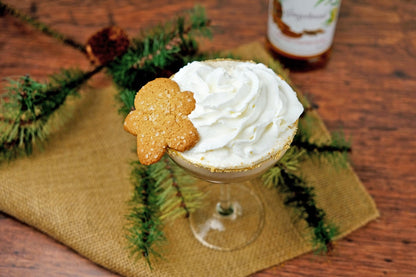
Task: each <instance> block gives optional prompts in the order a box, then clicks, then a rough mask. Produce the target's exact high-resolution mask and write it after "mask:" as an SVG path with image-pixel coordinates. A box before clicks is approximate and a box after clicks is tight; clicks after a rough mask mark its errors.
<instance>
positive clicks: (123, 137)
mask: <svg viewBox="0 0 416 277" xmlns="http://www.w3.org/2000/svg"><path fill="white" fill-rule="evenodd" d="M236 53H238V54H239V55H241V57H243V58H247V59H249V58H253V59H257V60H261V61H263V62H264V63H266V64H267V63H268V62H270V57H269V56H268V55H267V54H266V52H265V51H264V49H263V47H262V45H261V44H260V43H252V44H249V45H244V46H243V47H241V48H239V49H238V50H237V51H236ZM82 94H83V95H82V98H81V99H80V100H78V101H77V102H76V104H74V107H75V110H74V113H73V117H72V118H71V119H70V120H69V121H68V122H67V123H66V124H65V125H64V126H63V127H62V128H61V129H59V131H58V132H56V133H55V134H54V135H53V136H52V137H51V139H50V141H49V143H48V144H47V147H46V149H45V150H44V151H43V152H41V153H38V154H36V155H34V156H32V157H30V158H23V159H19V160H16V161H13V162H12V163H10V164H3V165H2V166H1V167H0V210H1V211H3V212H5V213H7V214H10V215H12V216H14V217H16V218H17V219H19V220H21V221H23V222H25V223H27V224H29V225H31V226H34V227H35V228H37V229H39V230H40V231H42V232H44V233H46V234H48V235H49V236H51V237H53V238H55V239H56V240H58V241H60V242H62V243H63V244H65V245H67V246H69V247H71V248H72V249H74V250H75V251H76V252H78V253H79V254H80V255H82V256H84V257H87V258H88V259H90V260H91V261H93V262H95V263H97V264H100V265H102V266H104V267H106V268H108V269H109V270H111V271H114V272H117V273H119V274H121V275H126V276H150V275H151V276H246V275H249V274H251V273H253V272H256V271H259V270H261V269H264V268H268V267H270V266H273V265H276V264H279V263H281V262H283V261H285V260H288V259H291V258H294V257H296V256H298V255H301V254H303V253H306V252H308V251H311V250H312V245H311V243H310V240H309V237H308V236H307V235H305V228H304V225H303V224H301V223H300V222H299V221H296V220H295V216H294V214H293V211H291V210H290V208H287V207H285V206H284V205H283V196H281V195H279V194H278V193H277V192H274V191H273V192H270V191H269V190H267V189H264V188H263V187H262V186H260V185H258V186H254V189H255V190H257V191H258V192H259V193H260V195H261V198H262V200H263V201H264V205H265V210H266V219H265V225H264V229H263V231H262V233H261V235H260V236H259V238H258V239H257V240H256V241H255V242H254V243H252V244H251V245H249V246H247V247H245V248H243V249H241V250H238V251H233V252H218V251H215V250H211V249H208V248H206V247H203V246H202V245H201V244H199V242H197V241H196V239H194V238H193V235H192V233H191V230H190V228H189V224H188V221H187V220H186V219H179V220H176V221H174V222H173V223H171V224H169V225H168V226H167V227H166V230H165V231H166V235H167V238H168V241H167V244H166V246H165V248H164V251H163V256H164V259H163V260H159V261H157V262H156V263H154V264H153V266H154V270H153V271H150V270H149V269H148V267H147V265H146V264H145V263H144V261H143V260H138V261H135V260H134V259H132V258H131V257H130V256H129V251H128V250H127V241H126V239H125V229H124V226H125V225H126V219H125V216H126V215H127V214H128V205H127V204H126V202H127V201H128V200H129V199H130V197H131V196H132V189H133V186H132V184H131V183H130V181H129V176H130V170H131V166H130V165H129V162H130V161H132V160H135V159H136V156H135V154H134V151H133V148H134V145H135V137H133V136H131V135H130V134H127V133H126V132H125V131H124V130H123V124H122V118H121V117H120V115H119V114H118V113H117V104H116V102H115V100H114V97H113V95H114V94H115V89H114V88H113V87H109V88H106V89H100V90H94V89H91V90H87V91H84V92H83V93H82ZM316 116H317V115H316ZM316 119H317V121H316V122H317V124H316V131H317V132H316V133H317V134H318V135H322V136H327V135H328V133H327V131H326V129H325V127H324V125H323V124H322V121H321V120H320V119H319V117H318V116H317V117H316ZM302 171H303V174H304V176H305V177H306V178H307V179H308V180H309V181H310V184H311V185H313V186H314V187H315V192H316V199H317V204H318V206H319V207H321V208H323V209H324V210H325V211H326V213H327V217H328V219H329V220H330V221H331V222H333V223H335V224H336V225H337V226H338V227H339V231H340V235H339V238H341V237H343V236H345V235H347V234H348V233H350V232H352V231H353V230H355V229H357V228H359V227H361V226H363V225H364V224H366V223H367V222H369V221H370V220H373V219H375V218H376V217H377V216H378V211H377V209H376V207H375V204H374V202H373V200H372V199H371V197H370V196H369V195H368V194H367V192H366V190H365V188H364V187H363V185H362V184H361V182H360V181H359V179H358V178H357V176H356V174H355V173H354V172H353V170H352V169H351V168H348V169H346V170H339V169H338V170H337V169H334V168H332V167H330V166H325V167H318V166H317V164H316V163H312V162H306V163H305V164H304V165H303V166H302Z"/></svg>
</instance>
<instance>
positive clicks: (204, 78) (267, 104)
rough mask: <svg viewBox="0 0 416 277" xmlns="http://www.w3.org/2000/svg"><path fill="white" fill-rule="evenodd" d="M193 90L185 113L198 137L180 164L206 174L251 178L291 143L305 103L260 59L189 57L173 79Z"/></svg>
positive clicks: (218, 177)
mask: <svg viewBox="0 0 416 277" xmlns="http://www.w3.org/2000/svg"><path fill="white" fill-rule="evenodd" d="M172 79H173V80H174V81H175V82H176V83H178V85H179V86H180V88H181V91H192V92H193V93H194V98H195V100H196V107H195V110H194V111H193V112H192V113H191V114H190V115H189V118H190V120H191V121H192V123H193V124H194V126H195V127H196V128H197V130H198V133H199V135H200V141H199V142H198V143H197V144H196V145H195V146H194V147H193V148H192V149H190V150H188V151H185V152H183V153H181V152H177V151H172V150H170V151H169V154H170V156H171V157H172V158H173V159H174V160H175V161H176V162H177V163H178V164H180V165H181V166H183V167H185V168H187V169H188V170H190V171H192V172H193V173H194V174H196V175H198V176H200V177H203V178H204V179H207V180H210V181H214V182H229V181H231V180H232V181H234V182H235V181H238V180H242V179H249V178H251V177H253V176H256V175H258V174H260V173H261V172H263V171H265V170H266V169H268V168H269V167H270V166H272V165H273V164H274V163H275V162H276V161H277V160H278V159H279V158H280V157H281V156H282V155H283V154H284V153H285V151H286V150H287V149H288V148H289V146H290V143H291V141H292V139H293V136H294V135H295V133H296V126H297V120H298V118H299V116H300V114H301V113H302V112H303V107H302V105H301V103H300V102H299V101H298V99H297V97H296V93H295V92H294V91H293V90H292V88H291V87H290V86H289V85H288V84H287V83H286V82H285V81H284V80H283V79H282V78H280V77H279V76H278V75H276V74H275V73H274V72H273V71H272V70H271V69H269V68H267V67H266V66H265V65H263V64H256V63H253V62H247V61H236V60H210V61H204V62H193V63H190V64H188V65H187V66H185V67H184V68H182V69H181V70H180V71H179V72H178V73H176V74H175V75H174V76H173V78H172Z"/></svg>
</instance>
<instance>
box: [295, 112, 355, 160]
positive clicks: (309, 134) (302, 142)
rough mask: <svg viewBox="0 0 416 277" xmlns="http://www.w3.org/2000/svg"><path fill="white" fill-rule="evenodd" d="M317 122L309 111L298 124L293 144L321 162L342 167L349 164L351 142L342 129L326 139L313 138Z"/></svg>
mask: <svg viewBox="0 0 416 277" xmlns="http://www.w3.org/2000/svg"><path fill="white" fill-rule="evenodd" d="M314 126H316V122H315V121H314V119H312V117H310V116H309V115H308V114H307V113H306V115H303V117H302V118H301V120H300V121H299V124H298V131H297V133H296V136H295V138H294V139H293V142H292V145H293V146H296V147H298V148H301V149H303V150H305V151H306V152H307V154H308V155H309V156H310V157H316V158H318V160H319V161H320V162H329V163H331V164H333V165H337V166H338V167H340V168H343V167H346V166H347V164H348V153H350V152H351V142H350V141H348V140H346V139H345V136H344V134H343V133H342V131H338V132H334V133H332V134H331V135H330V136H329V138H328V139H327V140H325V141H323V142H322V141H320V142H317V141H316V140H314V139H313V137H314V135H313V131H314V129H315V128H314Z"/></svg>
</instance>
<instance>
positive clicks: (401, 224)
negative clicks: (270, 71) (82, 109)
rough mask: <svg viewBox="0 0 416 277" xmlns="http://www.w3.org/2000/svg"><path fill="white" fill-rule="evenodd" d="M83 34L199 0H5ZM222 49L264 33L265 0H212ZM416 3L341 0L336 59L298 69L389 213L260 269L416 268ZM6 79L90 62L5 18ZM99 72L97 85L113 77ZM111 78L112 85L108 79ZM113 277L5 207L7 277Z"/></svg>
mask: <svg viewBox="0 0 416 277" xmlns="http://www.w3.org/2000/svg"><path fill="white" fill-rule="evenodd" d="M5 2H7V3H9V4H11V5H14V6H15V7H17V8H19V9H21V10H22V11H24V12H26V13H28V14H31V15H32V16H35V17H36V18H38V19H39V20H41V21H43V22H45V23H47V24H50V25H51V26H52V27H53V28H56V29H57V30H59V31H61V32H64V33H66V34H68V35H69V36H71V37H73V38H74V39H76V40H78V41H80V42H83V41H86V39H87V38H88V37H89V35H90V34H92V33H93V32H94V31H96V30H97V29H99V28H101V27H104V26H106V25H108V24H111V23H116V24H118V25H119V26H121V27H123V28H125V29H126V30H127V31H128V32H129V34H132V35H134V34H137V33H138V32H139V30H140V29H141V28H145V27H148V26H152V25H154V24H156V23H157V22H159V20H161V19H164V18H166V17H171V16H173V15H175V14H176V13H177V12H179V11H181V10H183V9H186V8H190V7H192V6H193V3H194V1H162V0H153V1H136V2H134V1H127V0H123V1H99V3H96V2H95V1H81V0H71V1H63V0H56V1H52V0H48V1H39V0H32V1H11V0H9V1H5ZM199 2H200V3H202V4H203V5H204V6H205V7H206V9H207V12H208V15H209V17H210V18H211V19H212V25H213V29H214V39H213V40H212V41H204V42H203V45H202V49H203V50H207V49H209V50H224V49H230V48H233V47H236V46H239V45H241V44H243V43H247V42H250V41H253V40H261V39H263V38H264V34H265V30H266V10H267V5H266V1H249V0H240V1H237V0H230V1H215V0H205V1H199ZM415 14H416V2H415V1H409V0H397V1H390V0H379V1H370V0H364V1H357V0H350V1H343V3H342V7H341V13H340V20H339V23H338V27H337V33H336V36H335V44H334V48H333V52H332V57H331V60H330V62H329V64H328V65H327V67H326V68H324V69H320V70H316V71H312V72H306V73H297V72H293V73H292V74H291V78H292V80H293V82H294V83H295V84H296V85H297V86H298V87H299V88H300V89H301V90H302V91H303V92H304V93H307V94H310V95H311V96H312V99H313V100H314V102H316V103H317V104H318V105H319V113H320V115H321V116H322V118H323V119H324V121H325V123H326V124H327V126H328V128H329V129H330V130H337V129H339V128H342V129H343V130H344V132H345V133H346V134H347V135H348V136H351V137H352V141H353V153H352V155H351V161H352V163H353V165H354V168H355V170H356V172H357V174H358V175H359V177H360V178H361V180H362V181H363V183H364V185H365V186H366V188H367V189H368V191H369V192H370V194H371V195H372V196H373V197H374V199H375V201H376V203H377V206H378V208H379V210H380V213H381V217H380V218H379V219H378V220H376V221H374V222H371V223H370V224H368V225H367V226H366V227H364V228H361V229H360V230H358V231H356V232H354V233H353V234H351V235H350V236H348V237H347V238H346V239H343V240H341V241H339V242H337V245H336V250H335V252H334V253H333V255H332V256H330V257H317V256H314V255H313V254H308V255H304V256H302V257H299V258H296V259H294V260H291V261H288V262H286V263H285V264H284V265H279V266H277V267H274V268H271V269H267V270H265V271H263V272H260V273H257V274H255V276H384V275H386V276H415V275H416V260H415V257H416V250H415V249H416V245H415V244H416V234H415V231H416V186H415V183H416V177H415V176H416V174H415V171H416V168H415V162H414V161H415V157H416V140H415V139H414V137H415V135H416V132H415V130H416V120H415V119H416V116H415V115H416V111H415V110H416V109H415V108H414V107H415V106H416V99H415V93H416V18H415ZM0 29H1V32H0V61H1V62H0V77H5V76H14V75H24V74H31V75H32V76H33V77H35V78H40V79H42V78H45V77H46V76H47V75H48V74H51V73H54V72H57V71H58V70H59V69H60V68H61V67H73V66H80V67H81V68H83V69H86V68H89V64H88V62H87V61H86V59H85V58H84V56H83V55H82V54H81V53H79V52H78V51H76V50H74V49H71V48H68V47H65V46H62V45H61V44H60V43H58V42H56V41H54V40H53V39H51V38H48V37H45V36H42V35H39V33H37V32H34V31H33V28H32V27H30V26H27V25H25V24H23V23H22V22H20V21H19V20H17V19H15V18H12V17H10V16H3V17H0ZM105 82H108V81H105V77H104V76H103V75H100V76H97V78H95V81H94V85H97V86H99V85H105ZM106 84H108V83H106ZM68 275H74V276H112V274H111V273H109V272H107V271H106V270H104V269H102V268H100V267H98V266H96V265H94V264H92V263H91V262H89V261H87V260H85V259H84V258H82V257H80V256H79V255H77V254H76V253H74V252H73V251H71V250H70V249H68V248H67V247H65V246H62V245H61V244H59V243H58V242H56V241H54V240H53V239H50V238H49V237H47V236H45V235H44V234H42V233H39V232H38V231H36V230H34V229H33V228H31V227H29V226H27V225H25V224H22V223H20V222H18V221H16V220H15V219H13V218H10V217H9V216H7V215H4V214H1V213H0V276H68Z"/></svg>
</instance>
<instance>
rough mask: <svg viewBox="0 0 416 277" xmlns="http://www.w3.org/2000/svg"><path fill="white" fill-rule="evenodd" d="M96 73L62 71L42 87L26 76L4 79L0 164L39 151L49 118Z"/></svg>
mask: <svg viewBox="0 0 416 277" xmlns="http://www.w3.org/2000/svg"><path fill="white" fill-rule="evenodd" d="M99 70H100V68H96V69H94V70H92V71H90V72H83V71H81V70H78V69H68V70H62V71H61V72H60V73H58V74H54V75H51V76H50V78H49V81H47V82H45V83H41V82H37V81H35V80H34V79H32V78H31V77H30V76H23V77H20V78H19V79H17V80H13V79H8V80H7V81H8V86H7V87H6V89H5V90H6V93H4V94H2V96H1V97H2V98H1V101H0V105H1V106H0V162H1V161H5V160H6V161H9V160H12V159H14V158H16V157H19V156H22V155H30V154H32V152H33V149H34V147H36V146H39V147H41V146H42V144H43V142H44V141H45V140H46V139H47V136H48V134H49V133H50V131H51V128H50V126H49V124H48V123H49V122H50V118H51V117H52V116H53V115H54V114H55V112H56V111H57V110H58V109H59V108H60V107H62V105H63V104H64V103H65V101H66V99H67V98H68V96H75V95H78V90H79V88H80V87H81V85H83V84H84V83H85V82H86V81H87V80H88V79H89V78H90V77H91V76H93V75H94V74H95V73H96V72H98V71H99Z"/></svg>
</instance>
